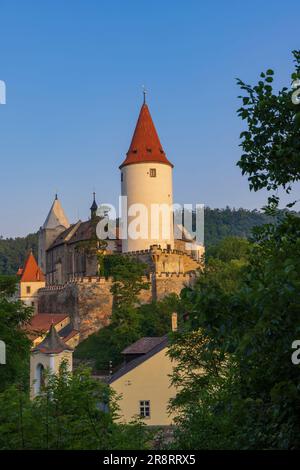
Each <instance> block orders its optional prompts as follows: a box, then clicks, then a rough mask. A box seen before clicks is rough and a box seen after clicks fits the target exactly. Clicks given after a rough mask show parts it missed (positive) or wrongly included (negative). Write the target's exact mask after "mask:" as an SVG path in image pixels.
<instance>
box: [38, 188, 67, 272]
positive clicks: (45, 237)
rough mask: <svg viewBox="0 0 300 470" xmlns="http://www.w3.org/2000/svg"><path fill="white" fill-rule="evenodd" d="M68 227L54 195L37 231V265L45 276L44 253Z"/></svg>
mask: <svg viewBox="0 0 300 470" xmlns="http://www.w3.org/2000/svg"><path fill="white" fill-rule="evenodd" d="M68 227H70V224H69V221H68V219H67V216H66V214H65V212H64V210H63V208H62V206H61V203H60V201H59V199H58V197H57V194H56V195H55V199H54V202H53V204H52V206H51V209H50V211H49V214H48V215H47V218H46V220H45V222H44V225H43V226H42V227H41V228H40V230H39V252H38V263H39V266H40V268H41V269H42V271H43V272H44V273H45V274H47V266H46V251H47V249H48V248H49V247H50V245H51V244H52V243H53V242H54V240H56V238H57V237H58V235H59V234H60V233H62V232H63V231H64V230H66V229H67V228H68Z"/></svg>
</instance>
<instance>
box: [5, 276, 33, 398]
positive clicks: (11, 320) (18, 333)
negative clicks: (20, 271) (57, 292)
mask: <svg viewBox="0 0 300 470" xmlns="http://www.w3.org/2000/svg"><path fill="white" fill-rule="evenodd" d="M16 283H17V279H16V278H15V277H9V276H0V339H1V340H2V341H4V342H5V345H6V364H5V365H0V391H1V390H4V388H6V387H7V386H8V385H10V384H12V383H16V382H23V381H24V380H25V381H26V378H27V376H28V369H29V364H28V361H29V351H30V345H31V343H30V341H29V339H28V338H27V335H26V333H25V330H24V326H25V325H26V323H27V322H28V321H29V319H30V317H31V315H32V313H33V311H32V308H31V307H26V306H25V305H24V304H23V303H22V302H21V301H19V300H15V298H14V297H13V295H14V293H15V291H16Z"/></svg>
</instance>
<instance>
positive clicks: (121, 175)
mask: <svg viewBox="0 0 300 470" xmlns="http://www.w3.org/2000/svg"><path fill="white" fill-rule="evenodd" d="M121 181H123V173H121Z"/></svg>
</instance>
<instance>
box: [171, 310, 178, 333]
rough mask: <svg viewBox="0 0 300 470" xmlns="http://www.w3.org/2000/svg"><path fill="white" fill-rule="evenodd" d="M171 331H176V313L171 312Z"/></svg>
mask: <svg viewBox="0 0 300 470" xmlns="http://www.w3.org/2000/svg"><path fill="white" fill-rule="evenodd" d="M172 331H177V313H176V312H173V313H172Z"/></svg>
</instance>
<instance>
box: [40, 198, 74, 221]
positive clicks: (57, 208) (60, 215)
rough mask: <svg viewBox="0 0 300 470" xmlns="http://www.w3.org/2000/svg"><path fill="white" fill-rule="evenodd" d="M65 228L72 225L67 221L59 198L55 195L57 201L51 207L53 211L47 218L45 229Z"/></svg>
mask: <svg viewBox="0 0 300 470" xmlns="http://www.w3.org/2000/svg"><path fill="white" fill-rule="evenodd" d="M59 226H62V227H65V228H69V227H70V223H69V221H68V219H67V216H66V214H65V212H64V210H63V208H62V206H61V203H60V201H59V199H58V197H57V194H55V199H54V202H53V204H52V206H51V209H50V211H49V214H48V215H47V218H46V220H45V222H44V225H43V228H44V229H54V228H56V227H59Z"/></svg>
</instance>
